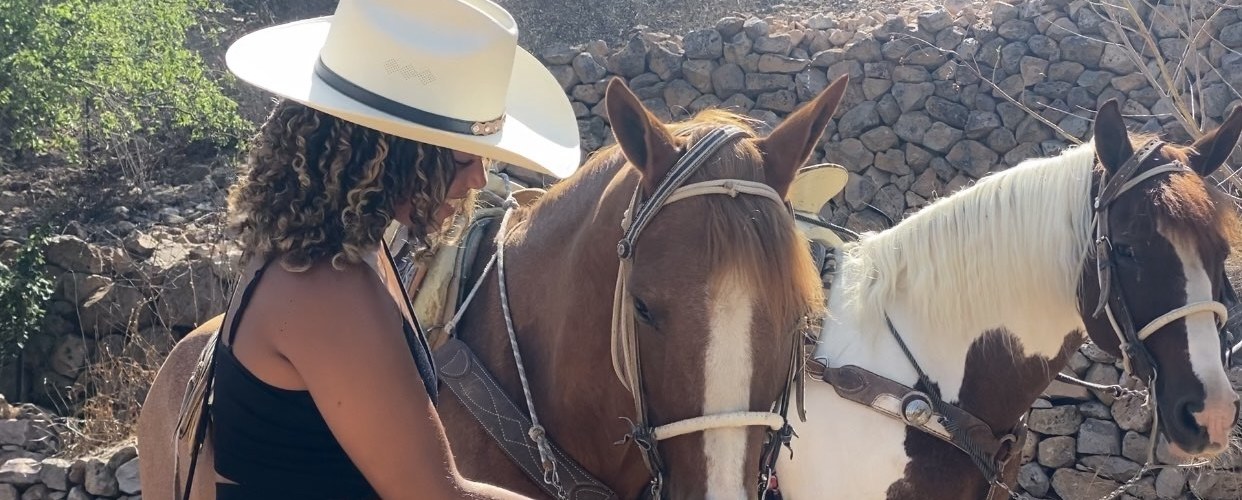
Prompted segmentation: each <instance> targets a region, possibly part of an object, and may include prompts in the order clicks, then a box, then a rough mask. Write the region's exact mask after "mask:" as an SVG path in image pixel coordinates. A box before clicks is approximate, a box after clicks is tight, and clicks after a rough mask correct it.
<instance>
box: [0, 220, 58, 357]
mask: <svg viewBox="0 0 1242 500" xmlns="http://www.w3.org/2000/svg"><path fill="white" fill-rule="evenodd" d="M46 241H47V234H46V232H45V231H44V230H36V231H34V232H32V234H31V235H30V237H29V238H28V239H27V240H26V242H25V243H24V244H22V245H21V246H19V247H17V248H16V252H15V254H14V255H13V257H12V259H11V260H9V261H8V262H4V261H0V318H4V321H0V364H3V362H4V361H7V360H9V359H12V358H13V357H15V356H16V355H17V353H19V352H21V350H22V349H23V348H24V347H25V345H26V341H27V340H29V339H30V337H31V336H33V335H34V334H35V333H37V332H38V331H39V326H40V324H41V322H42V321H43V316H44V314H46V312H47V310H46V305H47V303H48V301H49V300H50V299H51V296H52V280H51V279H49V278H48V277H47V276H46V275H45V274H44V265H43V250H44V248H45V247H46Z"/></svg>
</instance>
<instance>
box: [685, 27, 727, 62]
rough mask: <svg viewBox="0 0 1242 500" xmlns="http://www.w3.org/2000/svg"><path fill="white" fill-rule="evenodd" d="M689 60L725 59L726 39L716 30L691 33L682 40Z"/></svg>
mask: <svg viewBox="0 0 1242 500" xmlns="http://www.w3.org/2000/svg"><path fill="white" fill-rule="evenodd" d="M681 45H682V50H684V51H685V53H686V58H687V59H719V58H721V57H724V37H722V36H721V35H720V32H719V31H716V30H714V29H703V30H696V31H691V32H689V33H687V34H686V36H685V37H683V38H682V40H681Z"/></svg>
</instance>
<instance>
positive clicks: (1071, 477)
mask: <svg viewBox="0 0 1242 500" xmlns="http://www.w3.org/2000/svg"><path fill="white" fill-rule="evenodd" d="M1118 486H1120V484H1117V483H1115V482H1113V481H1109V480H1107V479H1101V478H1099V477H1096V476H1095V475H1094V474H1092V473H1090V472H1080V471H1076V470H1073V469H1060V470H1057V471H1056V472H1054V473H1053V474H1052V490H1053V491H1055V492H1056V493H1057V495H1058V496H1060V497H1061V498H1062V499H1063V500H1096V499H1099V498H1103V497H1105V496H1106V495H1108V494H1109V493H1112V491H1113V490H1115V489H1117V487H1118Z"/></svg>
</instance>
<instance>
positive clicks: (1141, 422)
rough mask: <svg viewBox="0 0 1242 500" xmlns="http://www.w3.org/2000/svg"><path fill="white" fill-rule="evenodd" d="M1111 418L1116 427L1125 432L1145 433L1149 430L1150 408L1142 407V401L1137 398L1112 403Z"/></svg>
mask: <svg viewBox="0 0 1242 500" xmlns="http://www.w3.org/2000/svg"><path fill="white" fill-rule="evenodd" d="M1112 417H1113V420H1114V421H1116V422H1117V426H1118V427H1121V428H1122V429H1125V430H1127V431H1137V432H1147V431H1148V430H1150V429H1151V422H1152V418H1151V417H1152V412H1151V407H1148V406H1145V405H1143V400H1142V399H1141V398H1138V397H1129V398H1121V399H1118V400H1116V401H1114V402H1113V406H1112Z"/></svg>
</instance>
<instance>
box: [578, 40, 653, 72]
mask: <svg viewBox="0 0 1242 500" xmlns="http://www.w3.org/2000/svg"><path fill="white" fill-rule="evenodd" d="M606 61H607V67H608V71H611V72H612V73H613V74H615V75H620V76H623V77H626V78H634V77H636V76H638V75H641V74H643V73H644V72H646V71H647V42H645V41H644V40H643V39H642V37H639V36H635V37H633V38H631V39H630V41H629V43H626V44H625V48H624V49H621V50H620V51H618V52H616V53H615V54H613V55H611V56H609V57H608V58H607V60H606ZM583 81H587V80H583Z"/></svg>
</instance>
